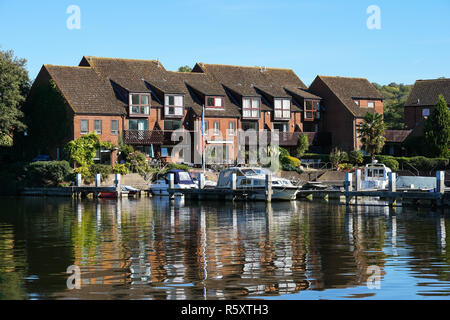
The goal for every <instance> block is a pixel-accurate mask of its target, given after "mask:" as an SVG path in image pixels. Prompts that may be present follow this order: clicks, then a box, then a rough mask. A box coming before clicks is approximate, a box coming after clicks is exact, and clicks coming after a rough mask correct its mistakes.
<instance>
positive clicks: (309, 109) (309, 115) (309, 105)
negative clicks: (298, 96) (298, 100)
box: [304, 100, 320, 121]
mask: <svg viewBox="0 0 450 320" xmlns="http://www.w3.org/2000/svg"><path fill="white" fill-rule="evenodd" d="M319 117H320V112H319V101H310V100H306V101H305V111H304V119H305V121H314V119H319Z"/></svg>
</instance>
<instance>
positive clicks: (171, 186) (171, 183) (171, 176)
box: [169, 173, 175, 200]
mask: <svg viewBox="0 0 450 320" xmlns="http://www.w3.org/2000/svg"><path fill="white" fill-rule="evenodd" d="M173 189H175V174H173V173H169V197H170V199H171V200H172V199H174V198H175V194H174V192H173Z"/></svg>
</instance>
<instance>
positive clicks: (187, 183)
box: [150, 170, 198, 196]
mask: <svg viewBox="0 0 450 320" xmlns="http://www.w3.org/2000/svg"><path fill="white" fill-rule="evenodd" d="M169 174H174V178H175V179H174V188H175V189H197V188H198V185H197V184H196V183H195V182H194V181H193V180H192V178H191V176H190V175H189V173H188V172H186V171H184V170H170V171H169V172H167V173H165V174H164V175H163V176H162V177H161V178H159V179H158V180H156V181H155V183H153V184H151V185H150V192H151V193H152V194H153V195H155V196H168V195H169V192H168V191H167V190H168V189H169ZM181 195H182V194H181V193H175V196H181Z"/></svg>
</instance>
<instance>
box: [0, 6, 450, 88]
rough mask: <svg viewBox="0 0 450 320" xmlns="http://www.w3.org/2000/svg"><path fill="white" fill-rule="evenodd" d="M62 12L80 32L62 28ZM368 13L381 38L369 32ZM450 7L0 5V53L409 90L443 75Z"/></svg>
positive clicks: (31, 63) (31, 59)
mask: <svg viewBox="0 0 450 320" xmlns="http://www.w3.org/2000/svg"><path fill="white" fill-rule="evenodd" d="M69 5H77V6H79V7H80V9H81V29H80V30H69V29H68V28H67V27H66V21H67V19H68V18H69V16H70V14H67V13H66V10H67V8H68V6H69ZM370 5H377V6H378V7H379V8H380V9H381V30H369V29H368V28H367V26H366V21H367V19H368V18H369V16H370V15H369V14H367V13H366V10H367V8H368V7H369V6H370ZM449 12H450V1H448V0H429V1H421V0H420V1H419V0H413V1H401V0H369V1H366V0H348V1H337V0H296V1H294V0H289V1H272V0H271V1H266V0H251V1H236V0H226V1H222V0H220V1H216V0H209V1H206V0H166V1H151V0H150V1H149V0H147V1H133V0H129V1H125V2H123V1H122V2H120V3H118V2H114V1H103V0H95V1H93V0H90V1H85V0H71V1H65V0H54V1H49V0H41V1H24V0H14V1H13V0H0V46H1V47H2V50H5V49H13V50H14V51H15V53H16V55H17V56H19V57H23V58H26V59H27V60H28V69H29V71H30V77H31V78H34V77H35V76H36V75H37V73H38V72H39V69H40V67H41V66H42V65H43V64H55V65H77V64H78V63H79V61H80V60H81V57H82V56H83V55H92V56H102V57H120V58H136V59H160V61H161V62H162V63H163V65H164V66H165V67H166V68H167V69H168V70H176V69H177V68H178V67H179V66H181V65H186V64H187V65H190V66H193V65H194V64H195V62H205V63H218V64H234V65H248V66H267V67H278V68H291V69H293V70H294V71H295V72H296V73H297V75H298V76H299V77H300V78H301V79H302V80H303V81H304V82H305V83H306V84H307V85H309V84H310V83H311V82H312V81H313V80H314V78H315V77H316V75H318V74H320V75H338V76H354V77H365V78H368V79H369V80H370V81H372V82H378V83H380V84H388V83H390V82H398V83H408V84H409V83H413V82H414V81H415V80H416V79H429V78H437V77H441V76H445V77H450V59H449V57H450V19H449Z"/></svg>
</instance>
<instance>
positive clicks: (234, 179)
mask: <svg viewBox="0 0 450 320" xmlns="http://www.w3.org/2000/svg"><path fill="white" fill-rule="evenodd" d="M231 190H233V191H236V173H235V172H233V173H232V174H231Z"/></svg>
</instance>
